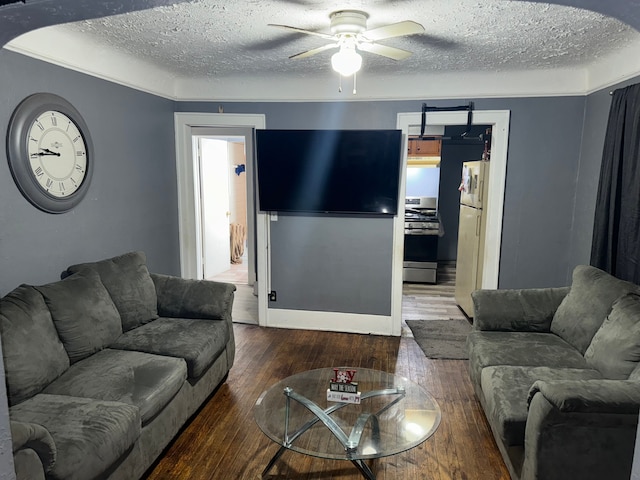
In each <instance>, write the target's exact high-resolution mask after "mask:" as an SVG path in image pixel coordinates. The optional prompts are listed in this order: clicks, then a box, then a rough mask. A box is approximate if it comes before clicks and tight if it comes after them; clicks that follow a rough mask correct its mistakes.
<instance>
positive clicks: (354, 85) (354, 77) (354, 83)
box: [353, 73, 357, 95]
mask: <svg viewBox="0 0 640 480" xmlns="http://www.w3.org/2000/svg"><path fill="white" fill-rule="evenodd" d="M356 75H357V74H356V73H354V74H353V94H354V95H355V94H356Z"/></svg>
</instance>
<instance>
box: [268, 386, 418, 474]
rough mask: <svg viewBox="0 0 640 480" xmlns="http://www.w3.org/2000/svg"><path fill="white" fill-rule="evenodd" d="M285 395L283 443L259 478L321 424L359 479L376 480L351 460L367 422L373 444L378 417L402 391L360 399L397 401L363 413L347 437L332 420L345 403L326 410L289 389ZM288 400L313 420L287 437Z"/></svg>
mask: <svg viewBox="0 0 640 480" xmlns="http://www.w3.org/2000/svg"><path fill="white" fill-rule="evenodd" d="M284 394H285V396H286V397H287V398H286V407H285V420H284V421H285V427H284V443H283V445H281V446H280V448H279V449H278V451H277V452H276V454H275V455H274V456H273V458H272V459H271V460H270V461H269V464H268V465H267V466H266V467H265V469H264V470H263V472H262V476H263V477H265V476H266V475H267V474H268V473H269V470H271V469H272V468H273V466H274V465H275V463H276V461H277V460H278V459H279V458H280V457H281V456H282V454H283V453H284V452H285V450H287V449H288V448H290V447H291V445H292V444H293V442H294V441H295V440H296V439H297V438H298V437H299V436H300V435H302V434H303V433H304V432H306V431H307V430H309V429H310V428H311V427H313V426H314V425H315V424H316V423H318V422H322V423H323V424H324V425H325V426H326V427H327V428H328V429H329V430H330V431H331V433H332V434H333V435H334V436H335V437H336V438H337V439H338V441H340V443H341V444H342V446H343V447H344V449H345V456H346V460H350V461H351V463H353V464H354V465H355V466H356V468H357V469H358V470H359V471H360V473H361V474H362V476H363V477H364V478H366V479H367V480H375V478H376V476H375V475H374V473H373V472H372V471H371V469H370V468H369V466H368V465H367V464H366V463H364V461H363V460H362V459H360V458H350V457H352V456H354V455H355V453H356V451H357V449H358V446H359V444H360V439H361V438H362V433H363V431H364V428H365V426H366V424H367V423H368V422H371V429H372V438H373V440H374V441H376V440H379V439H380V430H379V427H378V415H380V414H382V413H383V412H384V411H385V410H387V409H389V408H391V407H392V406H393V405H395V404H396V403H397V402H399V401H400V400H401V399H402V398H403V397H404V395H405V389H404V388H403V387H396V388H386V389H382V390H374V391H371V392H365V393H363V394H362V395H361V400H366V399H367V398H371V397H377V396H382V395H396V398H395V399H393V400H392V401H390V402H389V403H388V404H387V405H385V406H384V407H383V408H381V409H380V410H379V411H377V412H376V413H363V414H361V415H360V416H359V417H358V419H357V420H356V423H355V425H354V426H353V428H352V430H351V433H350V434H349V436H347V434H346V433H345V432H344V431H343V430H342V428H340V426H339V425H338V424H337V423H336V422H335V421H334V420H333V418H331V416H330V415H331V413H333V412H335V411H336V410H339V409H341V408H343V407H346V406H347V405H349V404H348V403H336V404H334V405H332V406H330V407H328V408H326V409H324V410H323V409H322V408H320V407H319V406H318V405H317V404H316V403H314V402H312V401H311V400H309V399H308V398H306V397H304V396H303V395H300V394H299V393H296V392H294V391H293V389H292V388H289V387H286V388H285V389H284ZM291 400H295V401H296V402H298V403H300V404H301V405H303V406H304V407H305V408H307V409H308V410H309V411H310V412H311V413H313V415H314V418H312V419H310V420H309V421H308V422H307V423H305V424H304V425H303V426H302V427H300V428H299V429H298V430H296V431H295V432H292V433H291V435H289V411H290V403H291Z"/></svg>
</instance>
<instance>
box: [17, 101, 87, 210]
mask: <svg viewBox="0 0 640 480" xmlns="http://www.w3.org/2000/svg"><path fill="white" fill-rule="evenodd" d="M27 141H28V143H27V152H28V154H29V166H30V168H31V172H32V173H33V175H34V178H35V179H36V181H37V182H38V185H39V186H40V188H42V189H43V190H44V191H45V192H47V193H48V194H49V195H52V196H54V197H57V198H64V197H68V196H69V195H73V193H74V192H76V191H77V190H78V188H80V186H81V185H82V182H83V180H84V178H85V174H86V173H87V146H86V144H85V141H84V138H83V136H82V133H81V132H80V130H79V128H78V126H77V125H76V124H75V123H74V121H73V120H71V119H70V118H69V117H68V116H67V115H65V114H64V113H62V112H57V111H55V110H47V111H45V112H43V113H41V114H40V115H38V117H36V118H35V119H34V120H33V122H32V123H31V126H30V128H29V130H28V133H27Z"/></svg>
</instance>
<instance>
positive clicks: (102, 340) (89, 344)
mask: <svg viewBox="0 0 640 480" xmlns="http://www.w3.org/2000/svg"><path fill="white" fill-rule="evenodd" d="M36 289H37V290H38V291H39V292H40V293H41V294H42V296H43V297H44V300H45V302H46V304H47V306H48V307H49V310H50V311H51V316H52V318H53V323H54V325H55V327H56V330H57V331H58V336H59V337H60V339H61V340H62V344H63V345H64V348H65V350H66V351H67V354H68V355H69V359H70V360H71V363H74V362H77V361H78V360H82V359H83V358H86V357H88V356H89V355H91V354H92V353H95V352H97V351H99V350H102V349H103V348H105V347H107V346H108V345H109V344H111V343H113V342H115V341H116V339H117V338H118V337H119V336H120V335H122V324H121V322H120V315H119V314H118V310H117V309H116V306H115V305H114V304H113V301H112V300H111V296H110V295H109V292H107V289H106V288H105V286H104V285H103V284H102V282H101V281H100V277H99V276H98V274H97V273H96V272H95V271H93V270H82V271H79V272H78V273H75V274H73V275H71V276H69V277H67V278H65V279H64V280H61V281H59V282H55V283H49V284H47V285H42V286H39V287H36Z"/></svg>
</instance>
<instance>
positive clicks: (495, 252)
mask: <svg viewBox="0 0 640 480" xmlns="http://www.w3.org/2000/svg"><path fill="white" fill-rule="evenodd" d="M467 115H468V112H464V111H459V112H457V111H453V112H446V111H444V112H428V113H427V116H426V121H427V123H426V125H431V126H432V125H444V126H448V125H466V124H467ZM510 116H511V111H510V110H474V111H473V116H472V124H473V125H491V127H492V129H491V168H490V169H489V195H488V197H489V198H488V205H487V206H486V209H485V214H486V215H487V223H486V237H485V238H486V240H485V245H484V261H483V264H484V267H483V272H482V288H491V289H495V288H498V278H499V272H500V247H501V242H502V217H503V213H504V192H505V183H506V175H507V151H508V147H509V119H510ZM421 122H422V113H421V112H414V113H411V112H408V113H398V117H397V128H398V129H400V130H402V133H403V134H404V135H405V136H408V135H418V134H420V125H421ZM406 164H407V151H406V149H405V150H404V169H403V174H402V176H401V179H402V180H401V185H400V192H401V198H400V201H399V205H398V215H397V217H395V220H394V222H395V225H394V237H393V272H392V294H391V312H392V313H391V315H392V317H393V318H394V319H395V320H394V321H393V332H394V333H393V334H394V335H400V332H401V328H402V257H403V244H404V243H403V241H404V197H405V192H406Z"/></svg>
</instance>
